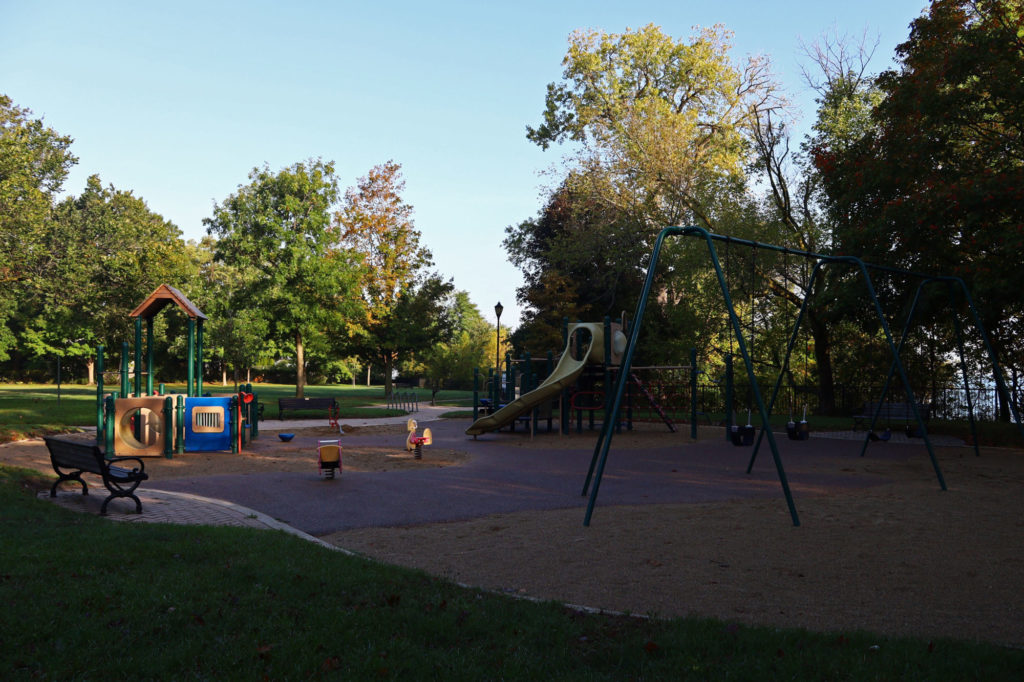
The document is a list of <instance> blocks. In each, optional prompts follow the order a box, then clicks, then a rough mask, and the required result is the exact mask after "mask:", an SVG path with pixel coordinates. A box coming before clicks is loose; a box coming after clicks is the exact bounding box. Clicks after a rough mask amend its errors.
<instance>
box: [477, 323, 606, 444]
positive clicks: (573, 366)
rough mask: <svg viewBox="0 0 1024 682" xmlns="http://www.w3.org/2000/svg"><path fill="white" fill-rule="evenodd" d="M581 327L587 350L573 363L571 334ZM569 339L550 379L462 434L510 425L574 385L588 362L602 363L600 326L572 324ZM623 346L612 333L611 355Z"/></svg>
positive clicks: (483, 418)
mask: <svg viewBox="0 0 1024 682" xmlns="http://www.w3.org/2000/svg"><path fill="white" fill-rule="evenodd" d="M581 327H583V328H585V329H587V330H589V331H590V345H589V346H588V347H587V350H586V352H585V353H583V358H582V359H581V360H576V359H575V358H573V357H572V353H571V352H570V346H571V345H572V335H573V332H575V331H576V330H577V329H579V328H581ZM620 337H621V338H620ZM569 339H570V341H569V344H568V346H567V347H566V349H565V350H564V351H562V359H561V360H559V361H558V366H557V367H555V371H554V372H552V373H551V376H549V377H548V378H547V379H545V380H544V383H542V384H541V385H540V386H538V387H537V388H535V389H534V390H532V391H530V392H529V393H526V394H525V395H522V396H520V397H519V398H517V399H516V400H515V401H513V402H511V403H509V404H508V405H506V406H505V407H503V408H501V409H500V410H498V411H497V412H495V413H493V414H489V415H487V416H486V417H481V418H480V419H477V420H476V421H475V422H473V424H472V425H471V426H470V427H469V428H468V429H466V435H467V436H478V435H480V434H481V433H487V432H488V431H496V430H498V429H500V428H501V427H503V426H505V425H507V424H510V423H512V422H513V421H514V420H515V419H516V418H517V417H519V416H520V415H522V414H525V413H527V412H529V411H530V410H532V409H533V408H535V407H537V406H538V405H542V404H543V403H544V401H545V400H553V399H554V398H555V397H556V396H557V395H558V394H559V393H561V392H562V391H563V390H564V389H565V388H567V387H569V386H571V385H572V384H574V383H575V382H576V379H578V378H579V376H580V374H582V373H583V368H584V367H586V366H587V365H588V364H589V363H592V362H603V361H604V325H603V324H599V323H578V324H575V325H573V326H572V328H571V329H570V330H569ZM625 343H626V337H625V335H624V334H623V333H622V332H620V331H617V332H615V338H613V340H612V352H613V353H614V354H616V355H618V354H621V352H622V350H623V348H624V347H625Z"/></svg>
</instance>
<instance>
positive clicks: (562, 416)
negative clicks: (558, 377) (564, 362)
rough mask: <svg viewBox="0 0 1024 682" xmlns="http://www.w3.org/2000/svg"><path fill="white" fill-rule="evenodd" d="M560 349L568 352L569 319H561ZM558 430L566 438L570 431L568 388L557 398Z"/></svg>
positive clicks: (570, 415)
mask: <svg viewBox="0 0 1024 682" xmlns="http://www.w3.org/2000/svg"><path fill="white" fill-rule="evenodd" d="M562 348H564V349H565V352H566V353H568V352H569V318H568V317H563V318H562ZM558 415H559V416H558V422H559V423H558V428H559V429H561V431H562V434H563V435H566V436H568V435H569V431H570V426H569V422H571V421H572V414H571V413H570V411H569V389H568V387H566V388H564V389H562V393H561V396H560V398H559V413H558Z"/></svg>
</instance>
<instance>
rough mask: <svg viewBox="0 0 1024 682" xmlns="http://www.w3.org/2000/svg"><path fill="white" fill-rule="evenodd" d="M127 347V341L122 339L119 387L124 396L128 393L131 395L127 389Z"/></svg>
mask: <svg viewBox="0 0 1024 682" xmlns="http://www.w3.org/2000/svg"><path fill="white" fill-rule="evenodd" d="M129 348H130V346H129V345H128V342H127V341H122V342H121V389H120V395H123V396H124V397H126V398H127V397H128V396H129V395H131V393H130V391H129V389H128V363H129V358H128V353H129V352H130V351H129Z"/></svg>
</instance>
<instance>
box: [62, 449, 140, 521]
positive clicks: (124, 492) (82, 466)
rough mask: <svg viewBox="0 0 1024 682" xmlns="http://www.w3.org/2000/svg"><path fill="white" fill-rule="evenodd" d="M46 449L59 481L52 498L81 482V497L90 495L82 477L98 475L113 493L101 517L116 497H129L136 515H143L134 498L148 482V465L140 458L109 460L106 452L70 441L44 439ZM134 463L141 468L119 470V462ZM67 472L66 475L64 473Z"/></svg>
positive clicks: (101, 508)
mask: <svg viewBox="0 0 1024 682" xmlns="http://www.w3.org/2000/svg"><path fill="white" fill-rule="evenodd" d="M43 440H44V441H45V442H46V449H47V450H49V451H50V464H52V465H53V470H54V471H56V472H57V477H58V478H57V480H56V481H54V483H53V486H51V487H50V497H56V496H57V486H58V485H60V484H61V483H63V482H64V481H78V482H79V483H81V484H82V494H83V495H88V494H89V486H88V485H86V483H85V481H84V480H83V479H82V474H85V473H89V474H96V475H97V476H99V477H101V478H102V479H103V485H104V487H106V489H107V490H108V491H109V492H110V495H108V496H107V499H105V500H103V504H102V506H101V507H100V514H101V515H104V516H105V515H106V513H107V505H108V504H110V501H111V500H112V499H114V498H115V497H130V498H131V499H133V500H135V512H136V513H137V514H141V513H142V502H141V501H140V500H139V498H138V497H136V495H135V489H136V488H138V487H139V485H140V484H141V483H142V482H143V481H145V480H147V479H148V478H149V474H147V473H146V472H145V471H144V470H145V468H146V465H145V464H144V463H143V461H142V460H141V459H139V458H138V457H113V458H111V459H107V458H106V457H105V455H104V454H103V451H102V450H100V449H99V447H97V446H96V444H95V443H90V442H87V441H81V440H72V439H70V438H57V437H55V436H45V437H44V438H43ZM127 461H131V462H135V463H137V464H138V467H133V468H131V469H128V468H126V467H123V466H119V465H118V464H117V463H119V462H127ZM64 470H67V471H64Z"/></svg>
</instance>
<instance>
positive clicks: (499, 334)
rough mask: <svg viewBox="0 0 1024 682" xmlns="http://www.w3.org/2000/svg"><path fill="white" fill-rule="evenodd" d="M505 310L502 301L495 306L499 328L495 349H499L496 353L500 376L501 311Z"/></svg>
mask: <svg viewBox="0 0 1024 682" xmlns="http://www.w3.org/2000/svg"><path fill="white" fill-rule="evenodd" d="M503 310H504V308H503V307H502V306H501V301H498V304H497V305H496V306H494V315H495V316H496V317H497V318H498V325H497V326H498V328H497V330H495V333H494V334H495V344H494V347H495V348H496V349H497V350H495V352H494V359H495V363H494V364H495V366H496V367H497V368H498V374H501V311H503Z"/></svg>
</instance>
